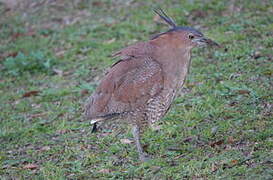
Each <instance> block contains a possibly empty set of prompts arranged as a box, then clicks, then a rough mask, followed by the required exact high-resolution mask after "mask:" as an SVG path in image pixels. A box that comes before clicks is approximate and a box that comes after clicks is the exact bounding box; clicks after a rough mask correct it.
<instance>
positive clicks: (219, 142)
mask: <svg viewBox="0 0 273 180" xmlns="http://www.w3.org/2000/svg"><path fill="white" fill-rule="evenodd" d="M223 143H224V140H223V139H221V140H219V141H215V142H213V143H211V144H210V146H211V147H215V146H220V145H222V144H223Z"/></svg>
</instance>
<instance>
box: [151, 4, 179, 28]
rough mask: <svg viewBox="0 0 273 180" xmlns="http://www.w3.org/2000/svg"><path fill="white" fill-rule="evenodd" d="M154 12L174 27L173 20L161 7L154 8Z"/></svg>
mask: <svg viewBox="0 0 273 180" xmlns="http://www.w3.org/2000/svg"><path fill="white" fill-rule="evenodd" d="M154 12H155V13H156V14H157V15H159V17H161V18H162V19H163V20H164V21H165V22H166V23H167V24H168V25H170V26H171V27H172V28H175V27H176V24H175V22H174V21H173V20H172V18H170V17H169V16H168V15H167V14H166V13H165V12H164V11H163V10H162V9H161V8H157V9H154Z"/></svg>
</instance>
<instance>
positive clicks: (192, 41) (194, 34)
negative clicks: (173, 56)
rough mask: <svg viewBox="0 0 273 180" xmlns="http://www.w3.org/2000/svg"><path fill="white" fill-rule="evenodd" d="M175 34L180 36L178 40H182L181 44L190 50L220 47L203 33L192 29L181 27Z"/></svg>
mask: <svg viewBox="0 0 273 180" xmlns="http://www.w3.org/2000/svg"><path fill="white" fill-rule="evenodd" d="M174 33H177V34H178V38H181V40H182V41H181V43H182V44H184V46H185V47H187V48H189V49H192V48H194V47H200V46H217V47H219V46H220V45H219V44H217V43H216V42H214V41H213V40H211V39H208V38H206V37H205V36H204V35H203V34H202V33H201V32H199V31H197V30H195V29H193V28H190V27H181V28H179V29H178V30H177V31H175V32H174Z"/></svg>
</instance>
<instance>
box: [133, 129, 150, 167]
mask: <svg viewBox="0 0 273 180" xmlns="http://www.w3.org/2000/svg"><path fill="white" fill-rule="evenodd" d="M132 134H133V136H134V139H135V143H136V147H137V151H138V154H139V159H140V160H141V161H142V162H143V161H147V160H149V159H150V158H149V156H148V155H147V154H146V153H145V152H144V151H143V148H142V146H141V143H140V130H139V126H137V125H134V126H133V128H132Z"/></svg>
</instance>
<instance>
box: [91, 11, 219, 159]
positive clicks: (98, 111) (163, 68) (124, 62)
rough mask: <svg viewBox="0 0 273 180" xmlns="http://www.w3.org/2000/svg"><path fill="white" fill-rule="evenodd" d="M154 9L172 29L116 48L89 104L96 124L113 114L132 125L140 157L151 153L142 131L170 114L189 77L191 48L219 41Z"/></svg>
mask: <svg viewBox="0 0 273 180" xmlns="http://www.w3.org/2000/svg"><path fill="white" fill-rule="evenodd" d="M156 13H157V14H158V15H159V16H160V17H161V18H162V19H163V20H165V21H166V22H167V23H168V24H169V25H170V26H171V27H172V28H171V29H170V30H169V31H167V32H165V33H161V34H159V35H156V36H155V37H154V38H152V39H151V40H149V41H147V42H139V43H136V44H134V45H131V46H129V47H127V48H124V49H122V50H120V51H118V52H116V53H114V54H113V56H114V57H119V58H120V60H119V61H118V62H116V63H115V64H114V65H113V66H112V67H111V69H110V70H109V72H108V73H107V74H106V75H105V77H104V78H103V79H102V80H101V82H100V84H99V86H98V87H97V89H96V91H95V92H94V93H93V95H92V96H91V97H90V98H89V100H88V103H87V105H86V115H87V117H88V118H89V119H90V120H91V123H92V124H95V125H96V123H97V122H100V121H108V120H114V119H122V120H124V121H126V122H128V123H129V124H131V125H132V133H133V135H134V139H135V143H136V147H137V150H138V152H139V158H140V159H141V160H142V161H143V160H146V159H147V155H145V153H144V152H143V149H142V146H141V144H140V134H141V132H142V130H143V129H144V128H145V127H147V126H150V127H153V125H154V124H155V122H157V121H158V120H160V119H161V118H162V117H163V116H164V115H165V114H166V113H167V111H168V109H169V108H170V105H171V103H172V101H173V100H174V98H175V95H176V93H177V90H178V88H179V87H182V85H183V83H184V81H185V78H186V76H187V73H188V69H189V66H190V59H191V49H192V48H193V47H196V46H198V45H204V44H209V45H217V44H216V43H215V42H213V41H212V40H209V39H206V38H204V36H203V34H202V33H200V32H199V31H197V30H195V29H193V28H190V27H179V26H176V25H175V23H174V22H173V20H172V19H170V18H169V17H168V16H167V15H166V14H165V13H164V12H163V11H162V10H160V11H156Z"/></svg>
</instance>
